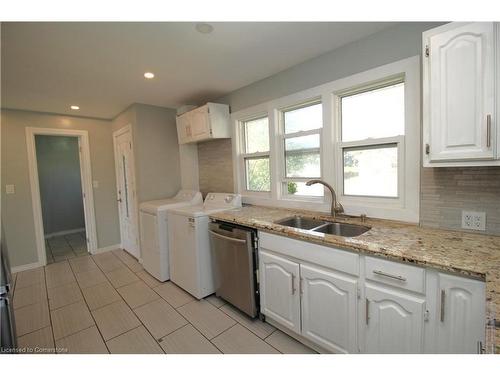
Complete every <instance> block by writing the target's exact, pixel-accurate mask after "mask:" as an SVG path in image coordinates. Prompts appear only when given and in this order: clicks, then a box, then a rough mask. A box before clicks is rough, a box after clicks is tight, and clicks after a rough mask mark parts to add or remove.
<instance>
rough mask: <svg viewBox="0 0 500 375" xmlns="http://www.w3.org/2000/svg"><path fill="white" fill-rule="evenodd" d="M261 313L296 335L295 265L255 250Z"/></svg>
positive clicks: (296, 284)
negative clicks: (257, 256) (257, 261)
mask: <svg viewBox="0 0 500 375" xmlns="http://www.w3.org/2000/svg"><path fill="white" fill-rule="evenodd" d="M259 276H260V277H259V279H260V309H261V312H262V313H263V314H264V315H266V316H268V317H269V318H271V319H274V320H275V321H277V322H278V323H280V324H282V325H283V326H285V327H287V328H289V329H291V330H292V331H294V332H297V333H300V295H299V290H298V284H299V265H298V264H297V263H295V262H291V261H289V260H287V259H285V258H281V257H279V256H276V255H273V254H269V253H267V252H265V251H259Z"/></svg>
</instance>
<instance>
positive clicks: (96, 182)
mask: <svg viewBox="0 0 500 375" xmlns="http://www.w3.org/2000/svg"><path fill="white" fill-rule="evenodd" d="M92 187H93V188H94V189H97V188H98V187H99V181H97V180H94V181H92Z"/></svg>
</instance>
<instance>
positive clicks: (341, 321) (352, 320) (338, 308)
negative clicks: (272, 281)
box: [300, 264, 358, 353]
mask: <svg viewBox="0 0 500 375" xmlns="http://www.w3.org/2000/svg"><path fill="white" fill-rule="evenodd" d="M300 277H301V287H302V335H303V336H305V337H306V338H308V339H309V340H311V341H313V342H315V343H317V344H319V345H321V346H322V347H324V348H327V349H329V350H331V351H332V352H337V353H354V352H357V347H356V326H357V318H356V317H357V309H356V305H357V284H358V283H357V280H356V279H354V278H351V277H349V276H344V275H342V274H339V273H334V272H329V271H325V270H322V269H319V268H315V267H311V266H305V265H302V264H301V265H300Z"/></svg>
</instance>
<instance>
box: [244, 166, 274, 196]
mask: <svg viewBox="0 0 500 375" xmlns="http://www.w3.org/2000/svg"><path fill="white" fill-rule="evenodd" d="M245 168H246V174H247V190H251V191H270V190H271V177H270V174H269V158H254V159H245Z"/></svg>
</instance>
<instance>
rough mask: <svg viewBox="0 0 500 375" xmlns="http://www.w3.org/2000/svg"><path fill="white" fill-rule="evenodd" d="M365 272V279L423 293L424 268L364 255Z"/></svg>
mask: <svg viewBox="0 0 500 375" xmlns="http://www.w3.org/2000/svg"><path fill="white" fill-rule="evenodd" d="M365 274H366V276H365V277H366V279H367V280H373V281H377V282H379V283H383V284H387V285H393V286H397V287H399V288H403V289H407V290H411V291H414V292H417V293H424V291H425V288H424V284H425V269H424V268H419V267H414V266H409V265H406V264H402V263H398V262H392V261H389V260H384V259H378V258H371V257H366V259H365Z"/></svg>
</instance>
